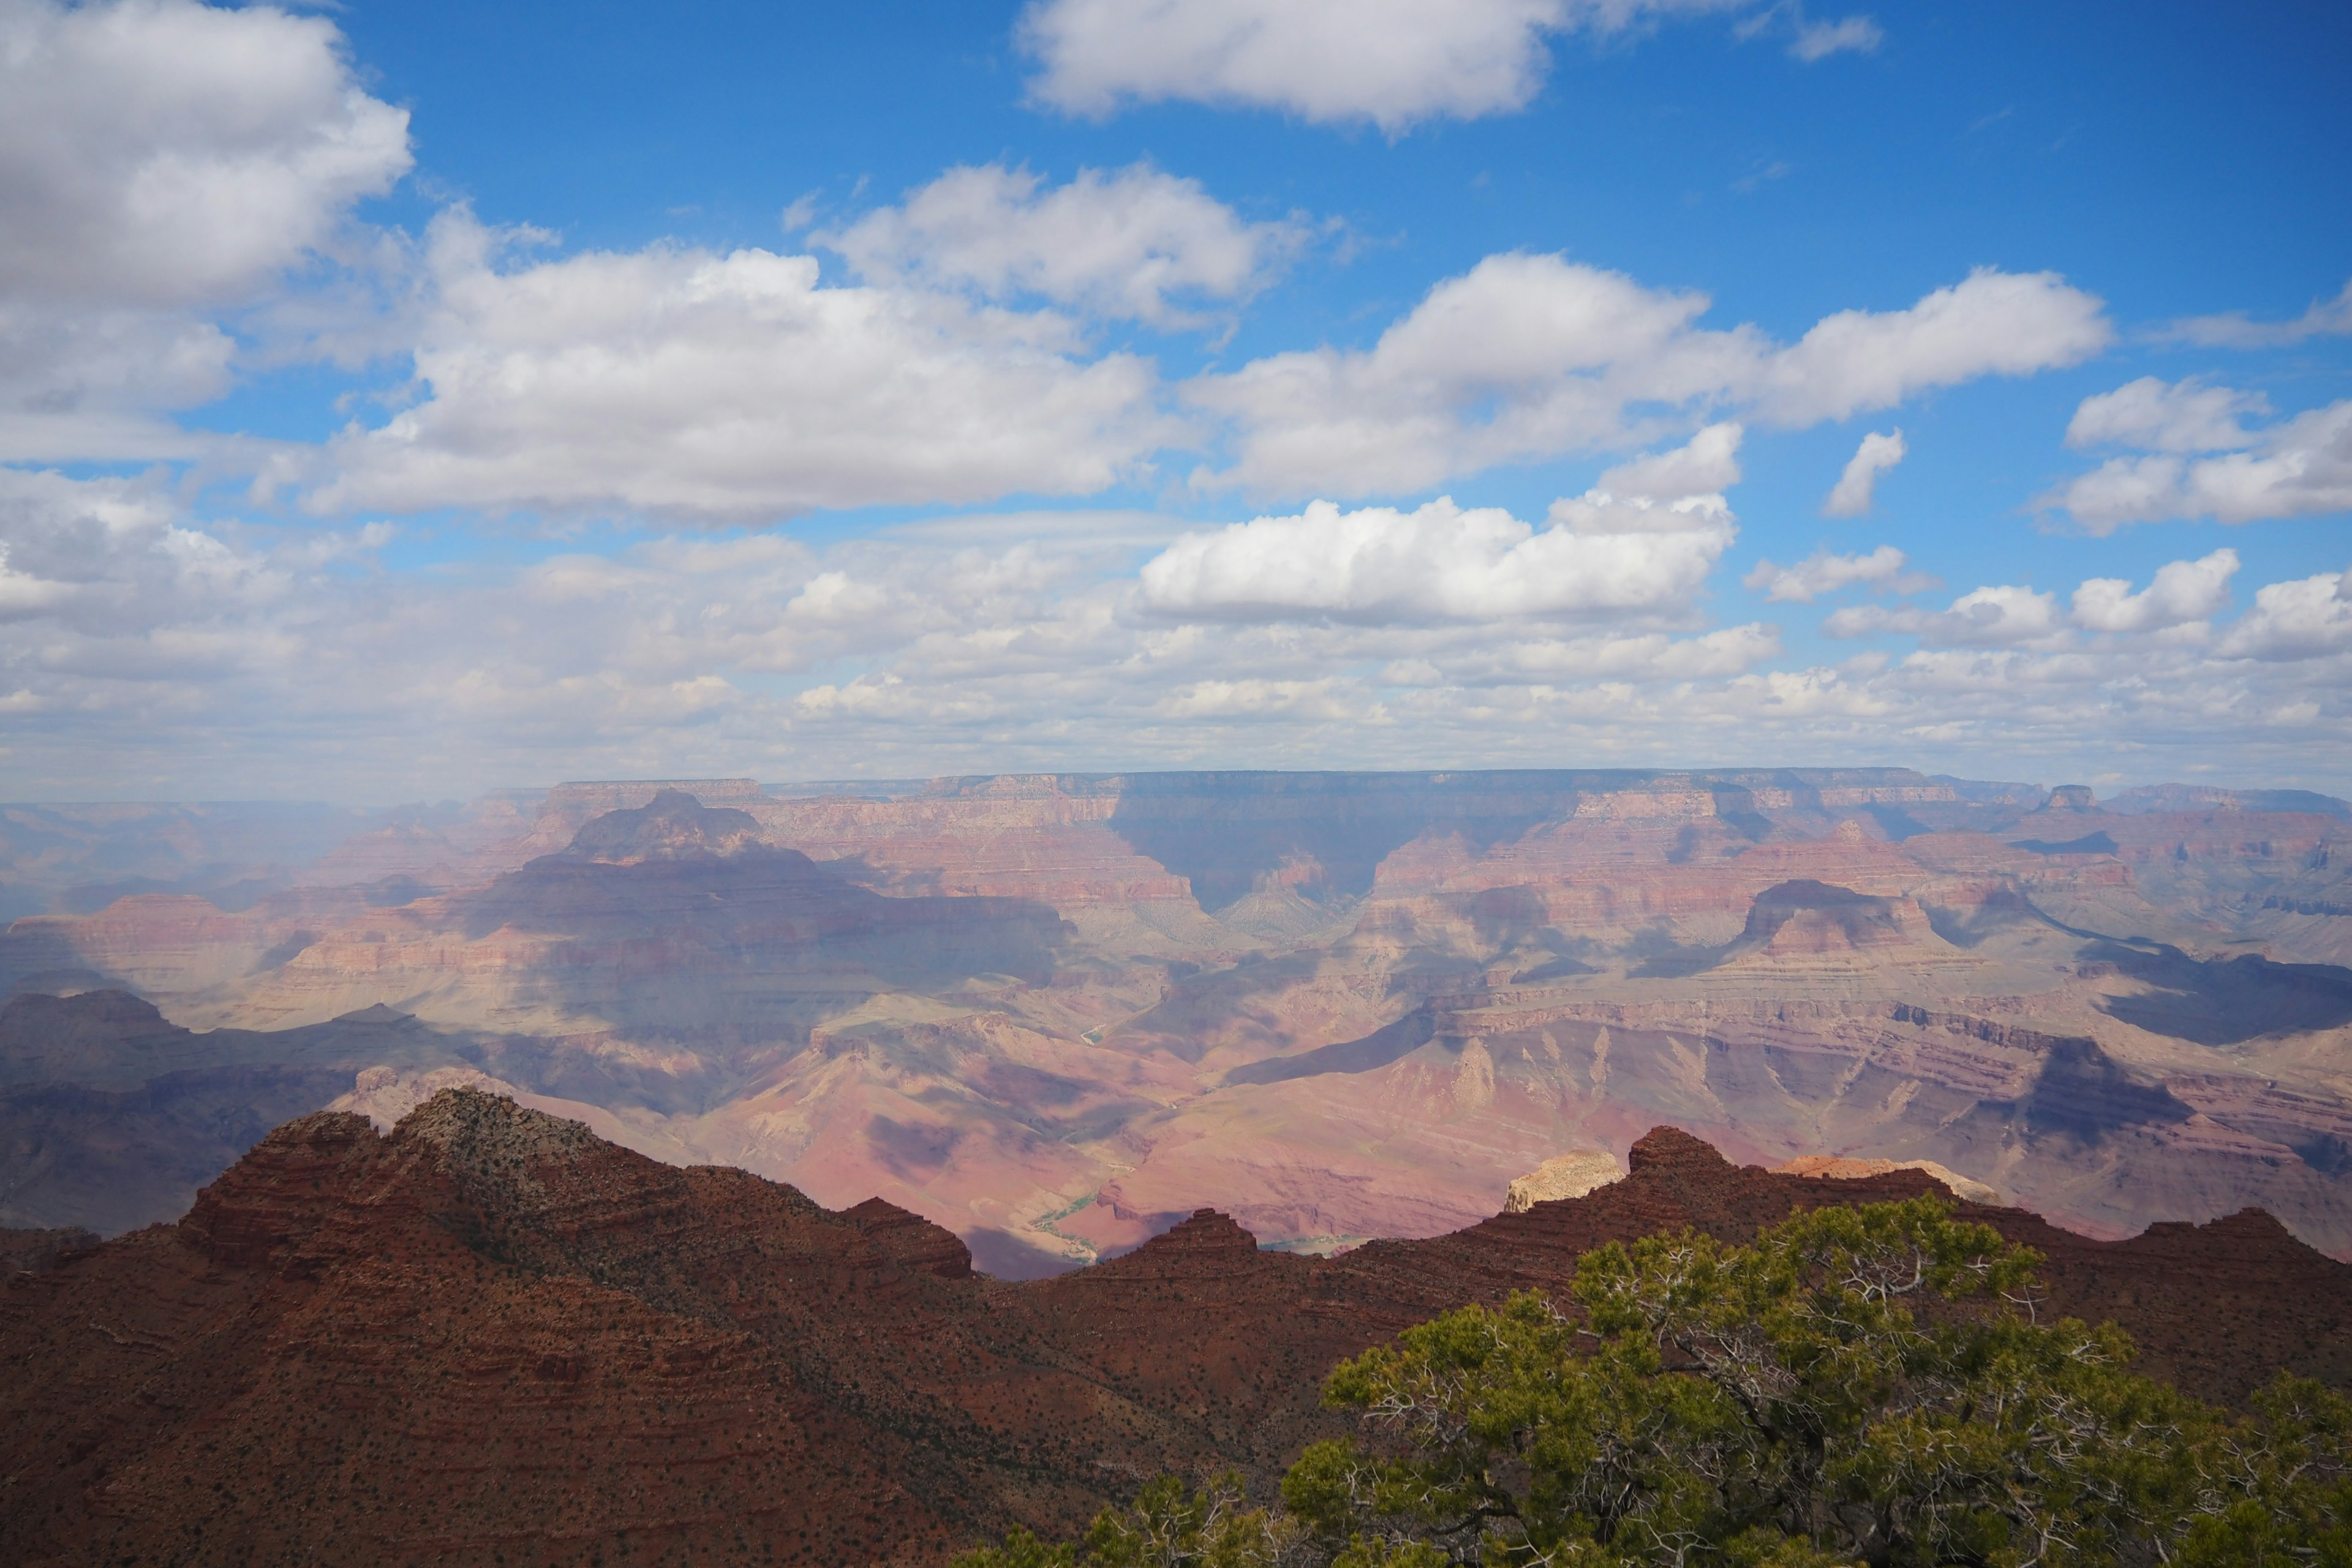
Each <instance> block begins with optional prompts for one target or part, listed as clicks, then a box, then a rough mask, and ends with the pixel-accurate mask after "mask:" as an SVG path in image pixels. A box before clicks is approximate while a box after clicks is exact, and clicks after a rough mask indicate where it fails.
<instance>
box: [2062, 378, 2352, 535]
mask: <svg viewBox="0 0 2352 1568" xmlns="http://www.w3.org/2000/svg"><path fill="white" fill-rule="evenodd" d="M2126 390H2128V389H2126ZM2214 390H2217V391H2218V390H2221V389H2218V388H2216V389H2214ZM2079 417H2080V416H2079V415H2078V416H2077V418H2079ZM2161 434H2164V432H2162V431H2160V430H2159V431H2158V435H2161ZM2249 439H2250V440H2251V441H2252V450H2251V451H2242V452H2230V453H2227V454H2225V455H2223V456H2221V457H2212V458H2194V459H2191V458H2182V457H2175V456H2171V455H2158V456H2147V457H2126V458H2109V459H2108V460H2107V461H2106V462H2105V463H2103V464H2101V465H2100V466H2099V467H2098V468H2095V469H2093V470H2092V471H2091V472H2089V473H2087V474H2084V475H2082V476H2081V477H2080V478H2078V479H2074V480H2072V481H2071V482H2069V483H2068V484H2066V485H2065V486H2063V488H2061V489H2057V490H2053V491H2052V492H2050V493H2049V494H2047V495H2044V496H2042V497H2041V498H2039V501H2038V503H2037V504H2040V505H2043V506H2058V507H2063V508H2064V509H2065V510H2067V511H2068V512H2069V513H2071V514H2072V515H2073V517H2074V520H2075V521H2077V522H2079V523H2081V524H2082V525H2083V526H2084V527H2085V528H2087V529H2089V530H2090V531H2092V532H2094V533H2108V532H2112V531H2114V530H2116V528H2119V527H2121V526H2122V525H2124V524H2125V523H2127V522H2156V521H2165V520H2168V519H2173V518H2212V519H2215V520H2216V521H2221V522H2231V523H2242V522H2255V521H2263V520H2264V519H2270V518H2283V517H2305V516H2309V515H2311V514H2313V513H2315V512H2332V511H2344V510H2352V398H2347V399H2346V400H2344V401H2343V402H2340V403H2331V404H2329V405H2327V406H2326V407H2325V408H2315V409H2312V410H2310V411H2308V412H2306V413H2304V414H2299V415H2296V416H2294V418H2292V419H2286V420H2283V421H2281V422H2280V423H2278V424H2275V425H2272V426H2268V427H2266V428H2264V429H2262V430H2258V431H2254V432H2252V435H2251V436H2250V437H2249Z"/></svg>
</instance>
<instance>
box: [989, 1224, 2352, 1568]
mask: <svg viewBox="0 0 2352 1568" xmlns="http://www.w3.org/2000/svg"><path fill="white" fill-rule="evenodd" d="M2039 1262H2040V1259H2039V1258H2038V1257H2037V1256H2036V1255H2035V1254H2033V1253H2032V1251H2030V1250H2028V1249H2026V1248H2022V1247H2013V1246H2011V1245H2009V1244H2007V1243H2005V1242H2004V1241H2003V1240H2002V1239H2001V1237H2000V1235H1999V1234H1998V1233H1997V1232H1995V1231H1994V1230H1992V1229H1991V1228H1990V1227H1988V1226H1979V1225H1968V1224H1962V1223H1959V1222H1958V1221H1956V1220H1955V1219H1953V1217H1952V1215H1951V1209H1950V1205H1948V1204H1947V1203H1945V1202H1944V1201H1942V1200H1940V1199H1937V1198H1927V1197H1923V1198H1917V1199H1913V1200H1911V1201H1908V1202H1905V1203H1895V1204H1878V1205H1865V1206H1859V1207H1851V1208H1848V1207H1831V1208H1824V1209H1821V1210H1816V1211H1811V1212H1806V1213H1801V1214H1798V1215H1793V1216H1791V1217H1790V1218H1789V1219H1788V1220H1786V1221H1784V1222H1782V1223H1781V1224H1780V1225H1777V1226H1772V1227H1771V1228H1769V1229H1768V1230H1766V1231H1765V1232H1763V1233H1762V1234H1761V1235H1760V1236H1759V1237H1758V1238H1757V1240H1756V1242H1755V1243H1754V1244H1753V1245H1752V1246H1747V1247H1733V1246H1726V1245H1723V1244H1721V1243H1719V1242H1717V1241H1715V1240H1714V1239H1712V1238H1710V1237H1706V1236H1705V1235H1702V1234H1699V1233H1696V1232H1692V1231H1685V1232H1684V1233H1682V1234H1680V1235H1676V1236H1670V1237H1652V1238H1649V1239H1646V1240H1643V1241H1640V1242H1637V1243H1635V1244H1633V1246H1631V1247H1626V1246H1622V1245H1619V1244H1615V1243H1612V1244H1611V1245H1609V1246H1607V1247H1601V1248H1599V1249H1598V1250H1596V1251H1593V1252H1591V1253H1588V1254H1587V1255H1585V1257H1584V1258H1581V1259H1580V1262H1579V1265H1578V1268H1577V1271H1576V1275H1575V1279H1574V1281H1573V1284H1572V1287H1571V1298H1572V1300H1570V1302H1569V1303H1566V1304H1562V1303H1558V1302H1554V1301H1552V1300H1547V1299H1546V1298H1544V1297H1542V1296H1540V1295H1538V1294H1535V1293H1532V1292H1526V1293H1521V1294H1519V1295H1516V1296H1514V1297H1512V1298H1511V1299H1510V1300H1507V1302H1505V1303H1504V1304H1503V1305H1501V1306H1499V1307H1486V1306H1468V1307H1464V1308H1462V1309H1459V1310H1455V1311H1452V1312H1448V1313H1446V1314H1444V1316H1442V1317H1439V1318H1437V1319H1435V1320H1433V1321H1430V1322H1426V1323H1423V1324H1421V1325H1419V1326H1418V1327H1415V1328H1413V1329H1411V1330H1409V1331H1406V1332H1405V1333H1404V1334H1402V1336H1400V1337H1399V1339H1398V1340H1397V1341H1396V1342H1395V1343H1393V1344H1391V1345H1387V1346H1382V1347H1379V1348H1375V1349H1373V1350H1371V1351H1369V1352H1365V1353H1364V1354H1362V1355H1360V1356H1358V1357H1356V1358H1355V1359H1353V1360H1351V1361H1349V1362H1346V1363H1342V1364H1341V1365H1340V1366H1339V1368H1338V1369H1337V1370H1336V1371H1334V1372H1333V1373H1331V1375H1330V1378H1329V1380H1328V1384H1327V1385H1326V1389H1325V1398H1326V1401H1327V1403H1328V1404H1330V1405H1335V1406H1338V1407H1340V1408H1343V1409H1348V1410H1352V1411H1354V1412H1356V1413H1357V1414H1358V1415H1359V1416H1360V1420H1361V1430H1360V1435H1359V1436H1357V1437H1356V1438H1354V1439H1351V1440H1343V1441H1331V1442H1325V1443H1318V1444H1317V1445H1315V1446H1314V1447H1310V1448H1308V1449H1307V1451H1306V1453H1305V1454H1303V1455H1302V1456H1301V1457H1300V1458H1299V1459H1298V1461H1297V1464H1296V1465H1295V1466H1293V1467H1292V1468H1291V1470H1290V1472H1289V1474H1288V1476H1287V1477H1286V1479H1285V1480H1284V1482H1283V1486H1282V1506H1281V1507H1280V1508H1275V1509H1258V1510H1251V1509H1247V1508H1245V1507H1244V1499H1243V1495H1242V1491H1241V1488H1240V1484H1239V1481H1238V1479H1237V1478H1234V1477H1230V1476H1228V1477H1225V1478H1222V1479H1218V1480H1216V1481H1213V1482H1211V1483H1209V1484H1207V1485H1205V1486H1203V1487H1202V1488H1201V1489H1197V1490H1188V1489H1186V1488H1185V1487H1184V1486H1183V1485H1182V1484H1181V1482H1179V1481H1177V1480H1175V1479H1171V1478H1163V1479H1161V1480H1160V1481H1157V1482H1154V1483H1153V1484H1152V1485H1151V1486H1150V1487H1149V1488H1147V1489H1145V1490H1144V1492H1143V1494H1142V1495H1141V1496H1140V1497H1139V1498H1138V1499H1137V1500H1136V1502H1135V1504H1134V1505H1133V1506H1132V1507H1131V1508H1129V1509H1126V1510H1107V1511H1106V1512H1105V1513H1103V1514H1102V1515H1101V1516H1100V1517H1099V1518H1097V1520H1096V1521H1095V1524H1094V1526H1093V1528H1092V1529H1091V1530H1090V1531H1088V1532H1087V1537H1086V1539H1085V1541H1084V1542H1081V1543H1076V1544H1067V1545H1049V1544H1047V1543H1045V1542H1041V1541H1039V1540H1037V1539H1036V1538H1035V1537H1034V1536H1031V1535H1029V1534H1027V1533H1025V1532H1022V1531H1015V1532H1014V1534H1013V1536H1011V1537H1009V1538H1008V1539H1007V1540H1006V1542H1004V1544H1003V1545H1002V1546H999V1547H987V1548H982V1549H981V1550H980V1551H977V1552H970V1553H967V1554H966V1555H965V1556H963V1557H962V1558H961V1559H959V1560H958V1562H959V1568H1065V1565H1068V1568H1080V1565H1082V1568H1129V1565H1140V1564H1152V1565H1155V1568H1177V1565H1179V1564H1183V1565H1196V1564H1197V1565H1200V1568H1245V1565H1246V1568H1258V1565H1265V1568H1276V1565H1282V1568H1288V1565H1290V1564H1310V1563H1311V1564H1328V1565H1329V1568H1445V1565H1453V1564H1479V1565H1481V1568H1506V1565H1508V1568H1571V1565H1573V1568H1633V1565H1636V1564H1639V1565H1643V1568H1649V1565H1656V1568H1700V1565H1702V1564H1710V1563H1719V1564H1724V1565H1726V1568H1830V1565H1831V1564H1843V1563H1868V1564H1872V1565H1874V1568H1914V1565H1917V1568H1927V1565H1931V1564H1966V1565H1970V1568H2097V1565H2107V1564H2114V1565H2117V1568H2124V1565H2137V1564H2143V1563H2146V1564H2167V1565H2179V1568H2290V1565H2294V1568H2352V1401H2347V1400H2346V1399H2345V1398H2343V1397H2342V1396H2340V1395H2338V1394H2334V1393H2332V1392H2330V1391H2329V1390H2328V1389H2326V1387H2324V1386H2323V1385H2321V1384H2317V1383H2315V1382H2312V1381H2310V1380H2307V1379H2297V1378H2289V1377H2284V1376H2282V1377H2281V1378H2279V1379H2278V1380H2277V1381H2276V1382H2274V1383H2273V1384H2272V1385H2271V1386H2270V1387H2269V1388H2268V1389H2267V1390H2266V1391H2265V1392H2264V1393H2263V1394H2261V1395H2260V1396H2259V1397H2258V1398H2257V1399H2256V1401H2255V1402H2254V1408H2253V1409H2252V1412H2250V1413H2247V1414H2244V1415H2231V1414H2230V1413H2228V1412H2225V1411H2222V1410H2221V1409H2218V1408H2216V1407H2214V1406H2211V1405H2203V1404H2200V1403H2199V1402H2197V1401H2195V1400H2192V1399H2189V1398H2188V1397H2187V1396H2185V1395H2183V1394H2179V1392H2177V1391H2176V1390H2174V1389H2172V1388H2169V1387H2168V1386H2166V1385H2165V1384H2159V1383H2157V1382H2155V1381H2154V1380H2152V1379H2149V1378H2147V1377H2143V1376H2140V1375H2138V1374H2137V1373H2134V1372H2132V1371H2131V1370H2130V1362H2131V1359H2132V1347H2131V1343H2130V1342H2129V1340H2128V1338H2127V1337H2126V1335H2125V1334H2124V1333H2123V1332H2122V1331H2120V1330H2119V1329H2116V1327H2115V1326H2113V1325H2112V1324H2105V1325H2099V1326H2096V1327H2094V1326H2089V1325H2085V1324H2084V1323H2082V1322H2079V1321H2073V1320H2061V1321H2055V1322H2044V1321H2040V1320H2039V1315H2038V1313H2037V1310H2036V1307H2037V1293H2036V1289H2037V1288H2036V1285H2035V1280H2034V1273H2035V1269H2036V1268H2037V1267H2038V1265H2039Z"/></svg>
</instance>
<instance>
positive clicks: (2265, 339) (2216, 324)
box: [2158, 283, 2352, 349]
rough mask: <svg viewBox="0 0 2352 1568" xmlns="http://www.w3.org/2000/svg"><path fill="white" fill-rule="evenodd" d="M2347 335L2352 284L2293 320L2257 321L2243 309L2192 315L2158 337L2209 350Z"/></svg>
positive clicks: (2351, 323) (2351, 320)
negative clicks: (2224, 312)
mask: <svg viewBox="0 0 2352 1568" xmlns="http://www.w3.org/2000/svg"><path fill="white" fill-rule="evenodd" d="M2346 332H2352V283H2347V284H2345V285H2344V287H2343V289H2341V290H2340V291H2339V292H2338V293H2337V294H2336V297H2335V298H2334V299H2332V300H2313V301H2312V303H2311V308H2310V309H2309V310H2305V311H2304V313H2303V314H2302V315H2300V316H2298V317H2296V318H2295V319H2294V321H2253V320H2251V319H2250V318H2249V317H2248V316H2247V315H2246V313H2245V312H2244V311H2243V310H2232V311H2230V312H2229V313H2228V314H2226V315H2220V316H2191V317H2189V318H2188V319H2186V320H2184V321H2175V322H2173V323H2172V325H2171V326H2169V327H2168V328H2166V329H2165V330H2164V331H2163V332H2161V333H2160V334H2158V335H2159V336H2160V337H2164V338H2168V339H2170V340H2172V341H2173V342H2185V343H2198V344H2200V345H2202V346H2204V347H2206V348H2223V349H2263V348H2282V347H2285V346H2287V345H2290V344H2294V343H2299V342H2304V341H2305V340H2306V339H2309V338H2316V337H2326V336H2338V335H2341V334H2343V333H2346Z"/></svg>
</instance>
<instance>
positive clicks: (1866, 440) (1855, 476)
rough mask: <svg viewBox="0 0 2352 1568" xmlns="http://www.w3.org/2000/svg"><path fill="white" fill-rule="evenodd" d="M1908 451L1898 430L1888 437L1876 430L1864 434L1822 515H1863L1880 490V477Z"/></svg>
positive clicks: (1825, 503) (1823, 504)
mask: <svg viewBox="0 0 2352 1568" xmlns="http://www.w3.org/2000/svg"><path fill="white" fill-rule="evenodd" d="M1909 452H1910V448H1909V447H1906V446H1905V445H1904V444H1903V432H1902V431H1901V430H1899V429H1898V430H1896V431H1895V432H1894V434H1892V435H1887V436H1882V435H1880V434H1878V433H1877V432H1876V431H1873V432H1871V433H1870V434H1869V435H1867V436H1864V437H1863V438H1862V445H1861V446H1859V447H1855V448H1854V453H1853V457H1851V458H1847V459H1846V465H1845V471H1844V472H1843V473H1841V474H1840V475H1838V482H1837V483H1836V485H1834V486H1833V487H1832V489H1831V490H1830V495H1829V500H1826V501H1824V502H1822V516H1824V517H1860V516H1861V515H1862V514H1863V513H1864V512H1866V511H1868V510H1870V502H1871V497H1872V495H1873V494H1874V492H1875V491H1876V490H1877V489H1878V476H1879V475H1881V474H1883V473H1885V471H1886V470H1887V469H1889V468H1893V467H1894V466H1895V464H1897V463H1899V462H1901V461H1902V460H1903V459H1904V458H1905V457H1906V456H1907V455H1908V454H1909Z"/></svg>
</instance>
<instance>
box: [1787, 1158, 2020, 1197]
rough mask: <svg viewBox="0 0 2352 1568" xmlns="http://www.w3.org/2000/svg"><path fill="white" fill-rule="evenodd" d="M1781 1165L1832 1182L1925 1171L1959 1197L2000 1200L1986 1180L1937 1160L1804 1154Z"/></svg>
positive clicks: (1789, 1172) (1790, 1172) (1791, 1172)
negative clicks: (1939, 1163) (1952, 1168)
mask: <svg viewBox="0 0 2352 1568" xmlns="http://www.w3.org/2000/svg"><path fill="white" fill-rule="evenodd" d="M1777 1169H1778V1170H1779V1171H1780V1173H1781V1174H1782V1175H1786V1176H1812V1177H1816V1178H1819V1179H1821V1180H1822V1181H1831V1182H1851V1181H1855V1180H1858V1179H1859V1178H1861V1177H1864V1176H1883V1175H1885V1174H1886V1173H1888V1172H1890V1171H1924V1172H1925V1173H1927V1174H1928V1175H1930V1176H1932V1177H1934V1178H1935V1179H1936V1181H1937V1183H1938V1184H1941V1185H1942V1186H1943V1187H1944V1189H1945V1190H1946V1191H1947V1192H1949V1193H1950V1194H1952V1195H1953V1196H1954V1197H1956V1198H1966V1199H1968V1201H1969V1202H1970V1203H1972V1204H1997V1203H1999V1202H2000V1194H1999V1193H1997V1192H1995V1191H1994V1190H1993V1189H1992V1188H1990V1187H1989V1186H1987V1185H1985V1184H1983V1183H1982V1182H1972V1181H1970V1180H1969V1178H1968V1177H1966V1176H1963V1175H1960V1174H1958V1173H1956V1172H1952V1171H1948V1170H1946V1169H1945V1168H1944V1167H1943V1166H1941V1165H1938V1164H1937V1163H1936V1162H1935V1161H1933V1160H1856V1159H1852V1158H1850V1157H1848V1156H1845V1155H1843V1154H1800V1155H1798V1156H1797V1157H1796V1158H1795V1159H1793V1160H1791V1161H1790V1162H1789V1163H1787V1164H1785V1165H1781V1166H1779V1167H1777Z"/></svg>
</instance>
